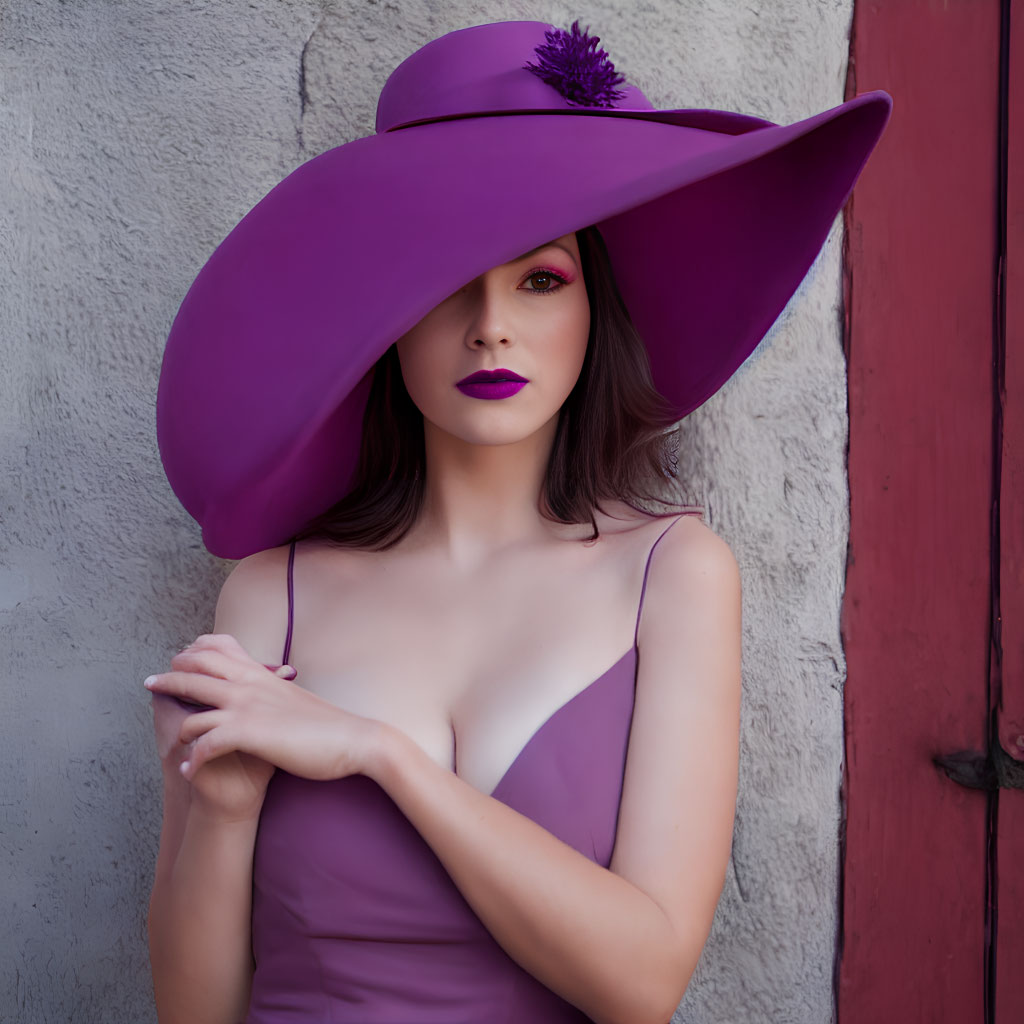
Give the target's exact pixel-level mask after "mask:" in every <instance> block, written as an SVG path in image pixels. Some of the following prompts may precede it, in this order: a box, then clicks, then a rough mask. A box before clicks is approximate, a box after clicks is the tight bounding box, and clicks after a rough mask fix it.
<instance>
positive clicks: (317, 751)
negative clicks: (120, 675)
mask: <svg viewBox="0 0 1024 1024" xmlns="http://www.w3.org/2000/svg"><path fill="white" fill-rule="evenodd" d="M171 666H172V668H173V669H174V671H171V672H163V673H160V674H159V675H156V676H151V677H150V679H147V680H146V684H145V685H146V687H147V688H148V689H149V690H151V691H152V692H154V693H165V694H168V695H169V696H172V697H178V698H181V699H184V700H189V701H194V702H196V703H199V704H206V705H209V706H210V708H211V710H208V711H197V712H195V713H193V714H191V715H189V716H188V718H186V719H185V721H184V722H183V723H182V726H181V732H180V739H181V742H182V743H191V744H192V749H191V753H190V754H189V755H188V757H187V760H186V762H185V763H184V764H183V765H182V774H183V775H184V776H185V778H186V779H191V778H192V776H193V775H195V773H196V772H197V771H198V770H199V768H200V767H201V766H202V765H203V764H205V763H206V762H207V761H210V760H212V759H213V758H215V757H220V756H221V755H222V754H227V753H230V752H231V751H235V750H238V751H244V752H245V753H248V754H253V755H255V756H256V757H260V758H262V759H263V760H265V761H268V762H270V763H271V764H273V765H276V766H277V767H278V768H281V769H283V770H284V771H286V772H289V773H291V774H292V775H297V776H300V777H301V778H306V779H317V780H323V779H338V778H343V777H344V776H346V775H354V774H358V773H361V772H364V771H365V769H366V768H367V766H368V765H369V764H370V759H371V756H372V754H373V753H374V751H375V749H376V745H377V743H378V742H379V739H380V731H381V730H380V727H381V725H382V723H379V722H376V721H374V720H373V719H369V718H363V717H362V716H360V715H354V714H352V713H351V712H348V711H345V710H344V708H340V707H338V706H337V705H336V704H332V703H330V702H329V701H326V700H324V699H323V698H322V697H317V696H316V695H315V694H312V693H310V692H309V691H308V690H305V689H303V688H302V687H301V686H298V685H296V684H295V683H293V682H291V681H289V680H287V679H282V678H281V677H280V676H279V675H277V674H275V672H273V671H272V670H270V669H268V668H267V667H266V666H265V665H263V664H261V663H260V662H257V661H255V660H254V659H253V658H251V657H250V656H249V654H248V652H247V651H246V650H245V648H243V647H242V645H241V644H240V643H239V642H238V641H237V640H236V639H235V638H234V637H233V636H230V635H229V634H219V633H218V634H204V635H203V636H200V637H197V638H196V640H195V641H194V643H193V644H192V646H191V647H187V648H186V649H185V650H184V651H181V652H180V653H179V654H176V655H175V656H174V657H173V658H172V659H171Z"/></svg>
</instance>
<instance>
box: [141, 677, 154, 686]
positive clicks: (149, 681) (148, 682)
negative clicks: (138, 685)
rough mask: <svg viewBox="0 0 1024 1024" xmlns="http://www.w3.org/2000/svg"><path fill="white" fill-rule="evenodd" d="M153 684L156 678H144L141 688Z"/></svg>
mask: <svg viewBox="0 0 1024 1024" xmlns="http://www.w3.org/2000/svg"><path fill="white" fill-rule="evenodd" d="M155 682H156V676H146V678H145V679H143V680H142V685H143V686H152V685H153V684H154V683H155Z"/></svg>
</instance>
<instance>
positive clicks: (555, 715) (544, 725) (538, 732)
mask: <svg viewBox="0 0 1024 1024" xmlns="http://www.w3.org/2000/svg"><path fill="white" fill-rule="evenodd" d="M636 653H637V645H636V644H635V643H634V644H633V646H632V647H630V649H629V650H628V651H626V652H625V653H624V654H623V655H621V656H620V657H619V658H618V659H617V660H616V662H615V664H614V665H612V666H610V667H609V668H607V669H606V670H605V671H604V672H602V673H601V674H600V675H599V676H598V677H597V678H596V679H595V680H594V681H593V682H591V683H588V684H587V685H586V686H584V687H583V689H582V690H580V691H579V692H578V693H576V694H575V695H574V696H572V697H570V698H569V699H568V700H567V701H566V702H565V703H564V704H561V705H560V706H559V707H557V708H555V710H554V711H552V712H551V714H550V715H548V717H547V718H545V719H544V721H543V722H541V724H540V725H538V726H537V728H536V729H535V730H534V732H533V735H531V736H530V738H529V739H528V740H527V741H526V742H525V743H524V744H523V746H522V747H521V748H520V750H519V753H518V754H516V756H515V757H514V758H513V759H512V762H511V764H509V766H508V767H507V768H506V769H505V771H504V772H503V773H502V775H501V778H500V779H498V781H497V783H496V784H495V786H494V788H493V789H492V790H491V791H490V792H489V793H488V794H487V795H488V796H492V797H496V798H498V791H499V790H500V789H501V788H502V787H503V786H504V785H505V783H506V782H507V781H508V780H509V777H510V776H511V775H512V773H513V772H514V771H515V769H516V768H517V767H518V765H519V764H520V763H521V762H522V761H523V759H524V758H525V757H526V754H527V751H528V750H530V749H531V748H532V747H534V746H536V745H537V743H538V742H539V741H540V738H541V736H542V735H543V734H544V733H545V732H546V731H547V730H548V729H549V728H550V727H551V726H552V725H553V724H554V723H555V721H556V720H557V719H559V718H560V717H561V716H562V715H563V714H565V713H566V712H567V711H568V710H569V709H570V708H571V707H572V706H573V705H575V704H577V703H578V702H579V701H580V700H581V699H582V698H583V697H585V696H586V695H587V694H589V693H590V692H591V691H592V690H593V689H594V688H595V687H597V686H598V685H599V684H600V683H602V682H604V680H606V679H608V678H609V677H610V676H612V675H613V674H614V673H615V670H616V669H618V668H619V666H620V665H622V663H623V662H624V661H626V659H627V658H630V657H632V658H633V661H634V663H635V661H636ZM633 679H634V682H635V679H636V676H635V673H634V676H633ZM456 774H457V773H456ZM459 777H460V778H461V776H459ZM463 781H468V780H463ZM469 784H470V785H472V783H469Z"/></svg>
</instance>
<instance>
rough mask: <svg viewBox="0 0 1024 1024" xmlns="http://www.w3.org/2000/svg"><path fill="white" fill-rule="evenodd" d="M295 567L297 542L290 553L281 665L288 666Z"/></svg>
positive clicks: (293, 603) (293, 607) (292, 620)
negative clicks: (285, 623)
mask: <svg viewBox="0 0 1024 1024" xmlns="http://www.w3.org/2000/svg"><path fill="white" fill-rule="evenodd" d="M294 567H295V541H292V546H291V550H290V551H289V552H288V632H287V634H286V635H285V638H284V654H282V655H281V664H282V665H287V664H288V655H289V654H291V650H292V625H293V623H294V619H295V582H294V579H293V576H294Z"/></svg>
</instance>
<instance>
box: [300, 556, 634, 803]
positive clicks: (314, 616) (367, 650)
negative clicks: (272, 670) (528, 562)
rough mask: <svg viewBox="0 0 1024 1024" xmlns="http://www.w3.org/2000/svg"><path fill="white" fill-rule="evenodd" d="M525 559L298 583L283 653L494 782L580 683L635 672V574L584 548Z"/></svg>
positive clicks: (560, 713)
mask: <svg viewBox="0 0 1024 1024" xmlns="http://www.w3.org/2000/svg"><path fill="white" fill-rule="evenodd" d="M530 568H531V567H530V566H519V567H516V566H511V567H506V571H504V572H500V573H498V572H495V573H490V574H484V575H483V576H481V577H479V578H476V579H473V580H471V581H465V580H460V581H454V580H448V581H445V580H444V579H438V577H437V575H436V574H435V575H433V576H431V575H430V574H429V573H426V572H424V573H417V572H414V571H411V570H406V571H404V572H403V571H401V570H398V569H390V570H389V571H378V572H375V573H374V572H366V573H364V574H363V576H362V578H361V579H360V580H359V581H358V585H356V581H355V580H353V579H351V578H349V579H348V580H343V579H332V580H328V579H326V578H321V579H320V580H319V581H316V580H311V581H309V582H307V585H306V586H305V587H299V586H298V585H297V586H296V588H295V604H294V621H293V643H292V655H291V657H290V659H289V660H290V661H291V663H292V664H293V665H294V666H295V667H296V668H297V669H298V671H299V678H300V679H301V680H302V685H304V686H305V687H306V688H307V689H310V690H311V691H313V692H315V693H317V694H318V695H319V696H321V697H323V698H324V699H325V700H329V701H331V702H332V703H335V704H338V705H339V706H341V707H344V708H346V709H347V710H349V711H352V712H353V713H355V714H360V715H364V716H366V717H369V718H375V719H379V720H381V721H386V722H388V723H389V724H391V725H394V726H396V727H398V728H400V729H402V730H403V731H404V732H406V733H407V734H408V735H409V736H410V737H411V738H412V739H413V740H415V741H416V742H417V743H418V744H419V745H420V746H421V747H422V748H423V749H424V750H425V751H426V752H427V753H428V754H429V755H430V756H431V757H433V758H434V759H435V760H436V761H437V762H438V763H439V764H441V765H443V766H445V767H447V768H449V769H451V770H454V771H456V772H457V774H459V775H460V776H461V777H462V778H464V779H466V780H467V781H468V782H470V784H472V785H474V786H475V787H476V788H478V789H480V790H481V792H485V793H490V792H492V791H493V790H494V789H495V787H497V786H498V784H499V783H500V782H502V781H503V780H504V779H505V777H506V776H507V775H508V773H509V771H510V769H511V768H512V767H513V765H514V764H515V763H516V761H517V759H518V758H519V757H520V756H521V755H522V754H523V752H524V751H525V748H526V747H527V746H528V745H530V744H533V745H534V746H536V745H537V743H536V742H535V741H536V740H538V739H539V738H540V734H541V732H542V731H543V730H545V729H546V730H547V731H548V732H551V731H552V730H553V729H554V728H555V727H556V724H557V726H558V727H559V728H560V727H561V726H562V724H563V722H562V720H564V719H571V718H572V717H573V712H574V711H575V710H577V709H578V706H579V705H581V704H582V703H584V702H583V701H582V697H583V695H584V694H585V693H587V692H588V691H595V692H597V691H601V690H603V689H605V688H606V686H605V684H606V683H607V680H608V678H609V677H610V676H611V675H614V676H615V677H616V678H619V677H621V676H622V675H623V673H624V672H627V673H629V672H630V665H629V664H628V663H629V662H630V661H631V659H630V657H629V654H630V652H631V651H632V650H633V643H634V633H635V625H636V623H635V601H636V594H635V591H636V590H637V589H638V587H639V582H638V581H636V580H633V579H632V575H633V574H632V573H631V572H629V571H625V572H624V571H622V569H621V567H619V566H615V565H610V564H608V563H607V561H605V562H604V563H600V562H599V561H598V560H596V559H593V560H591V561H590V562H588V561H587V560H586V559H583V558H581V559H579V560H578V561H577V563H575V564H572V565H568V566H567V567H566V569H565V571H563V572H561V573H556V574H551V573H550V572H548V573H544V572H540V573H537V572H532V573H531V572H530V571H529V569H530ZM534 568H536V567H534ZM307 575H308V574H307ZM538 578H540V579H545V580H546V581H547V582H546V583H545V584H544V585H543V586H538V582H537V581H538ZM296 582H297V583H298V580H297V581H296ZM631 680H632V676H631V674H630V680H629V681H630V683H631ZM620 689H621V685H620ZM577 698H581V699H580V700H577ZM574 705H575V706H574ZM620 717H621V716H620Z"/></svg>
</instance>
